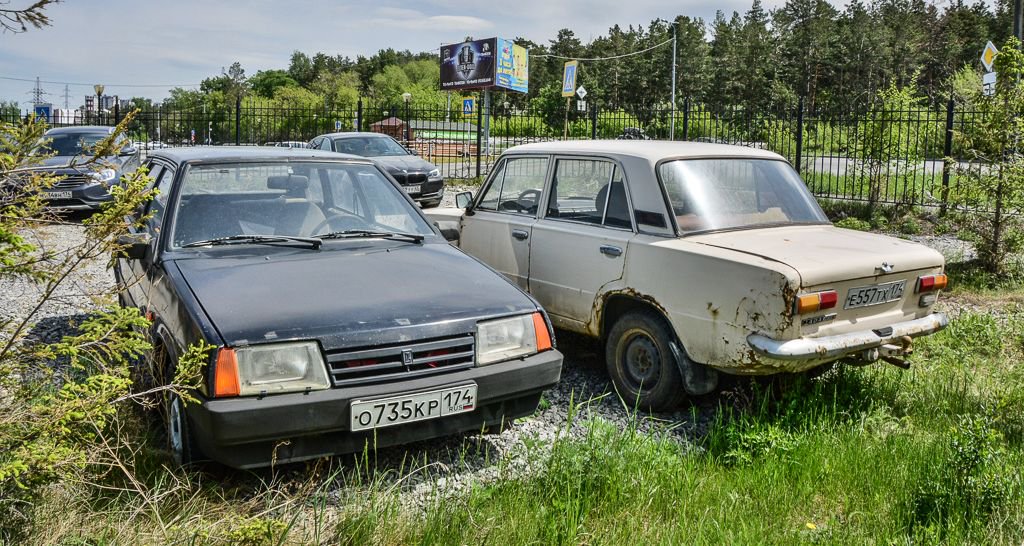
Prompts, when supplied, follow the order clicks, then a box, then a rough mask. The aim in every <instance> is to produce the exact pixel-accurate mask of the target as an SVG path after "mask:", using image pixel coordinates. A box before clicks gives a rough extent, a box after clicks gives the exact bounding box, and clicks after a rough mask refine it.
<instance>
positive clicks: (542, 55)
mask: <svg viewBox="0 0 1024 546" xmlns="http://www.w3.org/2000/svg"><path fill="white" fill-rule="evenodd" d="M671 41H672V38H669V39H668V40H665V41H664V42H661V43H660V44H655V45H652V46H651V47H649V48H647V49H641V50H640V51H634V52H632V53H623V54H622V55H613V56H611V57H593V58H590V59H581V58H579V57H566V56H563V55H551V54H544V53H530V56H531V57H550V58H552V59H566V60H574V61H588V62H593V61H611V60H613V59H622V58H624V57H632V56H634V55H640V54H643V53H647V52H648V51H652V50H655V49H658V48H659V47H661V46H663V45H665V44H667V43H669V42H671Z"/></svg>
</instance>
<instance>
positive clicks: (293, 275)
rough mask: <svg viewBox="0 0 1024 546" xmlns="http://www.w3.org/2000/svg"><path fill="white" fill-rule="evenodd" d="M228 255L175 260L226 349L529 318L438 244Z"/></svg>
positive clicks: (386, 340)
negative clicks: (517, 316)
mask: <svg viewBox="0 0 1024 546" xmlns="http://www.w3.org/2000/svg"><path fill="white" fill-rule="evenodd" d="M224 250H227V249H224ZM234 250H235V249H231V250H230V251H228V252H232V253H231V254H225V253H223V252H217V253H216V254H217V255H215V253H214V252H212V251H209V252H201V253H199V254H198V255H197V256H195V257H189V258H180V259H175V260H173V261H174V264H175V265H176V266H177V268H178V270H179V271H180V272H181V274H182V276H183V277H184V279H185V281H186V283H187V284H188V286H189V287H190V288H191V290H192V292H193V293H194V294H195V296H196V299H197V300H198V301H199V303H200V305H201V306H202V308H203V309H204V310H205V311H206V314H207V315H208V316H209V317H210V319H211V320H212V322H213V325H214V327H215V328H216V329H217V330H218V332H219V333H220V335H221V337H222V338H223V339H224V341H225V342H226V343H227V344H229V345H243V344H246V343H259V342H269V341H276V340H289V339H318V340H320V342H321V343H322V344H323V346H324V349H326V350H332V349H341V348H353V347H365V346H370V345H382V344H390V343H401V342H408V341H414V340H421V339H428V338H437V337H446V336H454V335H458V334H464V333H466V332H472V331H473V330H474V327H475V324H476V321H477V320H479V319H484V318H491V317H497V316H503V315H509V314H514V313H520V312H522V313H526V312H532V311H534V310H536V309H537V306H536V304H535V303H534V302H533V301H532V300H531V299H530V298H529V297H528V296H527V295H526V294H524V293H523V292H522V291H520V290H519V289H518V288H516V287H515V286H513V285H512V284H511V283H509V282H508V281H506V280H505V279H504V278H503V277H501V276H500V275H499V274H497V273H495V272H494V271H492V270H491V269H489V268H487V267H486V266H484V265H483V264H481V263H480V262H478V261H476V260H475V259H473V258H470V257H469V256H466V255H465V254H463V253H462V252H461V251H459V250H458V249H455V248H453V247H451V246H449V245H447V244H443V243H439V242H438V243H429V242H428V243H425V244H422V245H415V244H410V243H405V242H397V241H373V242H371V241H338V242H327V243H325V245H324V247H323V249H322V250H320V251H311V250H308V249H278V248H269V247H260V250H256V249H245V250H243V249H238V250H242V252H244V254H234V253H233V251H234Z"/></svg>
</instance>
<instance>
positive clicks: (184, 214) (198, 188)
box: [171, 161, 433, 247]
mask: <svg viewBox="0 0 1024 546" xmlns="http://www.w3.org/2000/svg"><path fill="white" fill-rule="evenodd" d="M180 184H181V186H180V187H181V189H180V190H179V194H178V199H177V204H176V214H175V218H176V220H175V222H174V228H173V235H172V237H171V240H172V246H174V247H182V246H184V245H188V244H189V243H195V242H198V241H208V240H211V239H217V238H222V237H238V236H260V235H262V236H278V237H281V236H286V237H317V236H321V235H326V234H328V233H335V232H340V231H348V230H366V231H372V232H382V233H408V234H416V235H430V234H432V233H433V231H432V230H431V228H430V225H429V224H427V222H426V221H425V220H424V219H423V217H422V216H421V215H420V214H419V212H418V211H417V210H416V209H415V208H414V206H413V205H412V204H410V203H409V202H408V200H407V199H406V198H405V197H404V196H403V195H402V194H401V190H399V189H397V188H395V186H394V185H393V184H392V183H391V182H390V181H389V180H388V179H387V178H385V177H384V175H383V174H381V172H380V171H379V170H377V168H376V167H375V166H373V165H365V164H353V163H346V162H338V161H335V162H298V163H284V162H260V163H233V164H230V163H229V164H225V163H222V164H214V165H193V166H191V167H189V169H188V170H187V171H186V173H185V175H184V179H183V180H182V181H181V183H180Z"/></svg>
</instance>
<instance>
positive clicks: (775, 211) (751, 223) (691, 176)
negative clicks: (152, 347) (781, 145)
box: [658, 158, 828, 234]
mask: <svg viewBox="0 0 1024 546" xmlns="http://www.w3.org/2000/svg"><path fill="white" fill-rule="evenodd" d="M658 178H659V179H660V180H661V184H662V185H663V186H664V188H665V194H666V195H667V196H668V199H669V202H670V203H671V205H672V209H673V214H674V215H675V217H676V225H677V226H678V228H679V234H684V233H692V232H695V231H709V230H718V229H736V228H744V227H763V226H777V225H787V224H822V223H828V218H826V217H825V214H824V213H823V212H822V211H821V208H820V207H818V203H817V202H816V201H815V200H814V198H813V197H812V196H811V194H810V193H809V192H808V191H807V187H806V186H804V183H803V181H802V180H801V179H800V175H798V174H797V173H796V172H795V171H794V170H793V169H792V168H791V167H790V166H789V165H788V164H787V163H785V162H783V161H776V160H771V159H737V158H720V159H687V160H675V161H668V162H666V163H662V164H661V165H659V166H658Z"/></svg>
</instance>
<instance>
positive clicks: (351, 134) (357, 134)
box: [320, 131, 391, 138]
mask: <svg viewBox="0 0 1024 546" xmlns="http://www.w3.org/2000/svg"><path fill="white" fill-rule="evenodd" d="M320 136H321V137H327V138H352V137H367V136H368V137H387V138H391V137H390V136H389V135H385V134H384V133H375V132H373V131H344V132H341V133H327V134H326V135H320Z"/></svg>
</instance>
